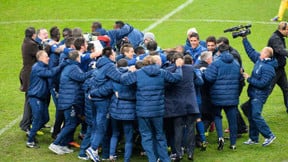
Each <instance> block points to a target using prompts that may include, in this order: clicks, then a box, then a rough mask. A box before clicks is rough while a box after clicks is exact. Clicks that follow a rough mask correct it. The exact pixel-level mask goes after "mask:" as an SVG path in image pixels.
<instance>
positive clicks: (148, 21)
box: [0, 0, 288, 162]
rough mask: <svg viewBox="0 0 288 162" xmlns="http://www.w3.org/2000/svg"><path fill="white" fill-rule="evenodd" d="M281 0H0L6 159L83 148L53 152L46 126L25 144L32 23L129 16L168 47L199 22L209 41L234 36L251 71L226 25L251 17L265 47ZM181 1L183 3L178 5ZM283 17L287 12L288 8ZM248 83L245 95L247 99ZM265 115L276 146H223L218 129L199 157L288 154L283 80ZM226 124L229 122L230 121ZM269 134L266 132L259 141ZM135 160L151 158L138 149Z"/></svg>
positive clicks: (0, 132)
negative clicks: (26, 45) (22, 80)
mask: <svg viewBox="0 0 288 162" xmlns="http://www.w3.org/2000/svg"><path fill="white" fill-rule="evenodd" d="M279 3H280V1H279V0H278V1H271V0H243V1H239V0H229V1H228V0H214V1H211V0H194V1H193V0H188V1H186V0H167V1H164V0H158V1H156V0H130V1H129V0H120V1H116V0H111V1H105V0H97V1H77V0H71V1H65V0H64V1H60V0H54V1H51V0H46V1H34V0H26V1H24V0H23V1H22V0H14V1H12V0H0V15H1V17H0V48H1V50H0V56H1V59H0V80H1V81H0V92H1V93H0V150H1V151H0V161H3V162H4V161H5V162H6V161H13V162H14V161H37V162H38V161H41V162H42V161H43V162H44V161H45V162H46V161H47V162H50V161H51V162H52V161H53V162H63V161H67V162H68V161H80V160H78V158H77V155H78V150H77V149H76V151H75V152H74V153H73V154H69V155H64V156H57V155H55V154H53V153H52V152H50V150H48V145H49V144H50V143H51V142H52V139H51V137H50V133H49V130H44V131H45V132H46V134H45V135H44V136H41V137H38V140H39V141H40V146H41V148H40V149H37V150H35V149H27V148H26V146H25V142H26V136H25V134H24V132H22V131H21V130H20V128H19V126H18V125H19V120H20V117H21V115H22V112H23V101H24V93H21V92H20V91H19V79H18V75H19V71H20V69H21V67H22V58H21V44H22V41H23V38H24V30H25V28H27V27H28V26H34V27H35V28H47V29H48V30H49V29H50V28H51V27H52V26H55V25H56V26H58V27H59V28H60V29H61V30H62V29H63V28H64V27H70V28H74V27H80V28H82V30H83V31H84V32H89V31H90V25H91V23H92V22H93V21H101V22H102V25H103V27H104V28H106V29H112V25H113V23H114V21H116V20H123V21H124V22H127V23H129V24H131V25H132V26H134V27H135V28H138V29H140V30H147V29H149V31H151V32H153V33H154V34H155V35H156V40H157V42H158V44H159V45H160V46H161V47H162V48H170V47H175V46H177V45H183V44H184V42H185V38H186V31H187V29H188V28H191V27H196V28H197V30H198V33H199V34H200V38H201V39H203V40H204V39H205V38H206V37H208V36H210V35H214V36H216V37H220V36H226V37H228V38H229V39H230V44H231V45H232V46H233V47H235V48H236V49H237V50H238V51H239V52H240V53H241V55H242V59H243V64H244V67H245V70H246V71H247V72H248V73H250V72H251V70H252V67H253V64H252V62H251V61H250V60H249V59H248V57H247V56H246V54H245V52H244V49H243V46H242V43H241V38H238V39H232V36H231V33H223V30H224V29H226V28H229V27H232V26H236V25H239V24H243V25H245V24H247V23H251V24H252V28H251V30H252V34H251V35H249V36H248V38H249V40H250V42H251V43H252V45H253V46H254V48H255V49H257V50H258V51H259V50H261V49H262V48H263V47H264V46H266V44H267V40H268V38H269V37H270V35H271V34H272V32H274V30H275V29H276V28H277V23H274V22H270V19H271V18H272V17H274V16H275V15H276V14H277V12H278V7H279ZM183 4H184V5H183ZM180 5H183V7H182V8H179V10H175V9H177V8H178V6H180ZM173 11H175V12H173ZM176 11H177V12H176ZM284 19H286V20H287V19H288V13H287V14H286V16H285V17H284ZM151 25H154V26H151ZM286 70H288V69H287V68H286ZM246 88H247V86H246ZM246 88H245V90H244V91H243V93H242V95H241V102H244V101H245V100H246V99H247V93H246ZM49 109H50V117H51V120H50V122H49V124H50V125H52V124H53V122H54V110H55V107H54V105H53V103H52V104H50V107H49ZM263 115H264V117H265V119H266V121H267V122H268V124H269V126H270V127H271V129H272V131H273V132H274V133H275V135H276V136H277V139H276V140H275V142H274V143H273V144H272V145H270V146H268V147H262V146H261V145H260V144H259V145H255V146H245V145H243V144H242V143H243V141H244V140H247V139H248V135H247V134H246V135H244V137H242V138H239V139H238V140H237V150H236V151H231V150H230V149H228V146H229V144H228V143H229V142H228V143H227V144H226V145H225V148H224V150H223V151H221V152H219V151H217V149H216V148H217V143H216V133H215V132H214V133H211V134H210V135H209V137H208V142H209V145H208V149H207V151H206V152H200V151H199V150H198V149H196V151H195V156H194V158H195V161H199V162H207V161H213V162H226V161H227V162H230V161H245V162H250V161H261V162H262V161H273V162H274V161H275V162H276V161H277V162H278V161H288V154H287V149H288V145H287V144H288V142H287V133H288V131H287V125H288V120H287V118H288V114H287V113H286V112H285V106H284V103H283V97H282V93H281V90H280V89H279V88H278V87H276V88H275V89H274V91H273V93H272V95H271V96H270V97H269V99H268V101H267V103H266V104H265V106H264V111H263ZM246 121H247V120H246ZM223 124H224V128H225V127H226V126H227V123H226V121H224V122H223ZM263 140H264V139H263V137H261V138H260V141H261V142H262V141H263ZM136 154H137V155H136ZM119 161H122V159H120V160H119ZM131 161H132V162H134V161H137V162H138V161H139V162H141V161H147V160H146V159H145V158H143V157H139V156H138V153H134V156H133V158H132V160H131ZM183 161H186V159H184V160H183Z"/></svg>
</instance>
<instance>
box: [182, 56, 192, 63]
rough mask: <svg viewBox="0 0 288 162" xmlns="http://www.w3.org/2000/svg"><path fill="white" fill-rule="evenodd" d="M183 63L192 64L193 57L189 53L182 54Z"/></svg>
mask: <svg viewBox="0 0 288 162" xmlns="http://www.w3.org/2000/svg"><path fill="white" fill-rule="evenodd" d="M183 59H184V64H193V58H192V57H191V56H190V55H185V56H184V58H183Z"/></svg>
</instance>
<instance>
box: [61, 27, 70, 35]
mask: <svg viewBox="0 0 288 162" xmlns="http://www.w3.org/2000/svg"><path fill="white" fill-rule="evenodd" d="M62 36H63V37H72V30H71V29H70V28H64V29H63V30H62Z"/></svg>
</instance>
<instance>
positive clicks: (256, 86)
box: [243, 37, 278, 146]
mask: <svg viewBox="0 0 288 162" xmlns="http://www.w3.org/2000/svg"><path fill="white" fill-rule="evenodd" d="M243 45H244V48H245V51H246V53H247V54H248V56H249V58H250V59H251V60H252V61H253V63H255V65H254V68H253V71H252V74H251V76H250V75H248V74H247V73H244V77H245V79H247V82H248V83H249V86H248V90H247V91H248V96H249V113H248V121H249V139H248V140H247V141H245V142H244V144H246V145H252V144H257V143H258V142H259V133H260V134H261V135H262V136H263V137H264V138H265V140H264V142H263V144H262V146H268V145H270V144H271V143H272V142H273V141H274V140H275V139H276V136H275V135H274V134H273V133H272V131H271V130H270V128H269V126H268V125H267V123H266V122H265V120H264V118H263V116H262V115H261V113H262V110H263V105H264V104H265V102H266V100H267V98H268V96H269V94H270V91H271V88H272V86H271V83H272V80H273V78H274V77H275V76H276V73H275V69H276V68H277V66H278V62H277V60H276V59H275V58H273V49H272V48H271V47H264V48H263V49H262V51H261V52H260V53H258V52H256V51H255V49H253V47H252V46H251V44H250V42H249V41H248V39H247V38H246V37H243Z"/></svg>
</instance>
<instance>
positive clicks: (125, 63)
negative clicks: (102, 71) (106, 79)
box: [117, 58, 128, 67]
mask: <svg viewBox="0 0 288 162" xmlns="http://www.w3.org/2000/svg"><path fill="white" fill-rule="evenodd" d="M126 66H128V61H127V60H126V59H124V58H122V59H120V60H118V61H117V67H126Z"/></svg>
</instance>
